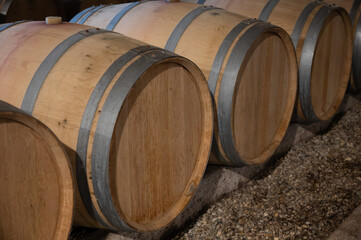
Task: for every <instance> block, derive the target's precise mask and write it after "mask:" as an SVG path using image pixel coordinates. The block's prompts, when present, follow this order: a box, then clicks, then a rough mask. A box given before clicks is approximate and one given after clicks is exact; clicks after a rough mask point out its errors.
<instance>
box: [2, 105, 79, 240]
mask: <svg viewBox="0 0 361 240" xmlns="http://www.w3.org/2000/svg"><path fill="white" fill-rule="evenodd" d="M0 133H1V134H0V152H1V157H0V163H1V168H0V182H1V184H0V195H1V197H0V238H1V239H6V240H12V239H14V240H17V239H29V240H38V239H44V240H46V239H49V240H52V239H54V240H55V239H56V240H63V239H67V237H68V235H69V233H70V229H71V223H72V218H73V209H74V187H73V178H72V172H71V167H70V162H69V159H68V156H67V154H66V152H65V150H64V149H63V146H62V143H61V142H60V141H59V140H58V139H57V138H56V137H55V135H54V134H53V133H52V132H51V131H50V130H49V129H48V128H47V127H46V126H45V125H43V124H42V123H40V122H39V121H38V120H36V119H34V118H32V117H30V116H29V115H27V114H24V113H22V112H20V111H18V110H16V109H15V108H14V107H12V106H9V105H7V104H5V103H3V102H1V101H0Z"/></svg>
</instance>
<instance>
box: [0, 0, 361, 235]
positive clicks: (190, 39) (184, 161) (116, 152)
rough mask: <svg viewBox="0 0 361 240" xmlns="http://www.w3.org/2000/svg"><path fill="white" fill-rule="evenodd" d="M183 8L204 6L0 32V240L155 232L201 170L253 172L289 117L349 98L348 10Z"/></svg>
mask: <svg viewBox="0 0 361 240" xmlns="http://www.w3.org/2000/svg"><path fill="white" fill-rule="evenodd" d="M198 2H199V3H204V4H212V5H213V6H204V5H199V4H195V3H190V2H189V1H185V2H179V1H176V2H172V3H168V2H166V1H142V2H134V3H128V4H120V5H108V6H104V5H100V6H93V7H90V8H87V9H85V10H83V11H81V12H80V13H79V14H77V15H76V16H74V18H73V19H72V20H71V21H70V22H71V23H63V22H61V21H59V18H56V17H50V18H48V19H47V24H46V23H44V22H32V21H19V22H13V23H6V24H3V25H0V42H1V43H2V44H1V47H0V56H1V57H0V76H1V77H0V100H2V101H3V102H1V103H0V132H1V134H0V149H1V153H2V158H1V159H0V161H1V165H2V167H1V168H0V182H1V183H5V184H2V185H1V186H0V193H1V197H0V216H1V217H0V235H1V236H2V238H3V239H24V238H26V239H66V238H67V236H68V234H69V231H70V228H71V224H74V225H79V226H86V227H95V228H103V229H109V230H114V231H140V232H145V231H154V230H157V229H160V228H162V227H164V226H166V225H168V224H169V223H171V222H172V221H173V220H174V219H175V218H176V217H177V216H178V215H179V214H180V213H181V212H182V211H183V210H184V208H185V207H186V206H187V204H188V203H189V201H190V199H191V198H192V197H193V195H194V194H195V191H196V189H197V187H198V185H199V183H200V181H201V179H202V176H203V174H204V171H205V168H206V166H207V163H208V160H210V163H213V164H220V165H229V166H238V167H241V166H246V165H255V164H262V163H264V162H266V161H267V160H268V159H269V158H270V157H271V156H272V155H273V153H274V152H275V151H276V149H277V147H278V146H279V144H280V143H281V141H282V139H283V137H284V135H285V132H286V130H287V128H288V125H289V123H290V121H291V118H292V116H293V120H294V121H299V122H314V121H323V120H329V119H331V118H332V117H333V116H334V115H335V114H336V112H337V110H338V108H339V106H340V104H341V102H342V100H343V97H344V95H345V92H346V89H347V87H348V86H349V89H350V91H359V90H360V89H361V86H360V85H361V84H360V81H361V80H360V78H359V74H358V71H359V68H357V62H358V61H359V60H358V56H359V53H358V51H357V50H358V48H357V46H358V44H359V43H358V40H359V39H358V37H357V27H354V28H352V25H351V23H354V26H357V25H356V24H355V22H358V18H359V14H360V10H359V7H360V4H359V1H355V3H354V4H353V5H352V8H351V18H350V16H349V14H348V13H347V12H346V10H345V9H343V8H340V7H337V6H335V5H329V4H326V3H324V2H319V1H317V2H310V1H308V0H279V1H275V0H269V1H267V0H253V1H249V0H244V1H243V0H242V1H240V0H237V1H225V0H223V1H198ZM345 2H347V1H345ZM217 6H218V7H220V8H218V7H217ZM222 8H229V10H232V11H236V12H237V13H238V14H244V15H248V16H249V17H243V16H241V15H238V14H234V13H231V12H228V11H226V10H223V9H222ZM355 8H357V11H356V13H355V14H354V15H355V16H354V17H353V15H352V12H353V10H354V9H355ZM250 17H251V18H250ZM266 21H270V22H266ZM279 26H281V27H282V28H281V27H279ZM353 31H354V32H355V33H353ZM119 33H121V34H119ZM123 34H124V35H123ZM135 39H137V40H135ZM144 42H146V43H144ZM353 42H355V47H354V48H353V45H354V44H353ZM352 58H353V63H352ZM352 64H353V65H352ZM351 65H352V66H353V71H352V74H351V81H350V82H349V77H350V70H351ZM5 102H6V103H5ZM9 104H11V105H13V106H11V105H9ZM43 123H44V124H45V125H44V124H43ZM211 148H212V154H210V150H211ZM70 165H72V167H70ZM71 169H73V171H72V170H71ZM72 175H73V177H72ZM74 185H75V186H74ZM74 195H75V196H76V197H75V198H74ZM74 199H75V200H74ZM74 205H75V212H74V214H73V207H74ZM73 215H74V216H73ZM19 229H21V230H20V231H19Z"/></svg>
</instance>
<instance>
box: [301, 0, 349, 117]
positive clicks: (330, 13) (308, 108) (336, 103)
mask: <svg viewBox="0 0 361 240" xmlns="http://www.w3.org/2000/svg"><path fill="white" fill-rule="evenodd" d="M322 9H324V10H322ZM326 9H327V11H326ZM322 11H323V12H322ZM317 15H319V17H320V18H321V20H320V21H319V22H318V21H317V18H316V16H317ZM335 15H336V16H337V15H338V16H340V17H341V18H342V20H343V21H344V23H345V29H346V31H347V40H348V44H347V46H348V51H347V52H346V54H345V56H346V57H347V59H349V61H345V62H346V66H345V68H344V69H346V71H345V73H344V74H343V76H342V79H340V85H339V91H338V94H337V96H336V97H335V99H334V100H333V103H332V107H330V108H329V109H328V110H327V111H326V112H325V113H323V114H322V115H321V116H319V115H317V114H316V112H315V111H314V109H313V99H312V95H311V81H312V72H313V67H314V64H313V63H314V58H315V52H316V47H317V45H318V43H319V41H320V36H321V34H322V33H323V31H324V29H325V28H326V26H327V24H328V21H330V19H332V18H333V17H334V16H335ZM317 24H318V26H316V25H317ZM312 25H313V28H314V29H317V31H316V32H317V35H316V36H317V38H313V36H314V32H312V30H314V29H312V28H311V26H312ZM352 35H353V33H352V25H351V20H350V17H349V15H348V13H347V12H346V10H345V9H343V8H341V7H338V6H334V5H324V6H323V7H321V8H320V9H319V11H318V12H317V13H316V15H315V17H314V19H313V20H312V22H311V25H310V27H309V30H308V32H307V35H306V39H305V44H306V41H309V42H308V44H309V45H308V46H307V47H309V49H307V47H306V48H305V44H304V47H303V49H302V55H301V60H300V69H299V72H300V80H299V89H300V92H301V91H302V92H303V93H304V94H300V103H301V109H302V113H303V115H304V116H305V118H306V121H310V122H317V121H326V120H329V119H330V118H332V117H333V116H334V115H335V114H336V113H337V111H338V109H339V107H340V106H341V103H342V100H343V98H344V95H345V93H346V90H347V85H348V82H349V76H350V75H349V74H350V71H351V65H352V37H350V36H352ZM312 38H313V39H312ZM312 47H313V48H314V49H313V51H312V53H311V52H309V50H310V48H312ZM311 56H312V57H311ZM302 57H303V58H302ZM305 59H306V60H305ZM307 60H308V61H309V63H310V66H309V68H306V67H305V66H307V62H306V61H307ZM301 65H302V67H301ZM308 74H309V77H308V79H305V78H304V77H305V76H307V75H308ZM301 76H302V77H301Z"/></svg>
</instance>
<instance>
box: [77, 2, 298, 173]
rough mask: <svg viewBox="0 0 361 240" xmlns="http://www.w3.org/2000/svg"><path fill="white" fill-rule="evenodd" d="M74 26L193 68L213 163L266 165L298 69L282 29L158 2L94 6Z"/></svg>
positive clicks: (283, 125)
mask: <svg viewBox="0 0 361 240" xmlns="http://www.w3.org/2000/svg"><path fill="white" fill-rule="evenodd" d="M72 22H77V23H84V24H88V25H92V26H97V27H101V28H107V29H109V30H114V31H117V32H120V33H123V34H125V35H127V36H131V37H134V38H136V39H139V40H142V41H146V42H148V43H150V44H153V45H156V46H159V47H164V48H166V49H168V50H170V51H174V52H175V53H177V54H180V55H182V56H185V57H187V58H189V59H191V60H192V61H194V62H195V63H196V64H197V65H198V66H199V67H200V68H201V69H202V71H203V73H204V74H205V76H206V78H207V79H208V86H209V88H210V91H211V92H212V94H213V96H214V102H215V106H216V118H217V119H216V128H215V144H214V148H213V149H214V151H213V152H214V153H215V155H216V158H212V159H211V160H212V163H216V164H226V165H236V166H244V165H252V164H261V163H264V162H265V161H266V160H267V159H269V157H270V156H271V155H272V154H273V153H274V151H275V149H276V148H277V147H278V145H279V143H280V142H281V140H282V138H283V136H284V134H285V132H286V130H287V127H288V124H289V121H290V118H291V115H292V109H293V106H294V100H295V95H296V89H297V63H296V57H295V52H294V49H293V46H292V42H291V39H290V37H289V36H288V35H287V33H286V32H285V31H283V30H282V29H280V28H278V27H275V26H273V25H270V24H267V23H265V22H262V21H257V20H255V19H249V18H247V17H242V16H238V15H236V14H233V13H229V12H227V11H224V10H222V9H218V8H213V7H204V6H200V5H197V4H192V3H182V2H177V3H166V2H163V1H148V2H136V3H130V4H119V5H110V6H98V7H93V8H90V9H88V10H87V11H86V12H82V13H79V14H78V15H76V16H75V17H74V18H73V19H72Z"/></svg>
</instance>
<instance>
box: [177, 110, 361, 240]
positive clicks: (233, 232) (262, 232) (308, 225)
mask: <svg viewBox="0 0 361 240" xmlns="http://www.w3.org/2000/svg"><path fill="white" fill-rule="evenodd" d="M360 204H361V103H360V104H357V105H356V106H355V107H354V108H353V109H352V111H349V112H347V113H346V114H345V115H344V116H343V117H342V118H341V119H340V120H339V121H338V122H336V123H334V124H333V126H332V127H331V129H330V130H329V131H328V132H327V133H325V134H323V135H318V136H316V137H314V138H313V139H311V140H309V141H307V142H304V143H300V144H298V145H296V146H295V147H293V148H292V150H291V151H290V152H289V153H288V154H287V155H286V156H285V157H284V158H282V159H280V160H278V162H276V163H275V164H274V167H272V168H270V169H269V171H268V172H267V173H266V174H264V176H262V177H260V178H259V179H258V180H254V181H251V182H249V183H247V184H246V185H245V186H244V187H243V188H241V189H239V190H237V191H236V192H234V193H232V194H231V196H229V197H227V198H225V199H223V200H221V201H220V202H218V203H216V204H215V205H213V206H211V207H210V208H209V209H208V210H207V211H206V212H205V213H204V214H203V215H201V216H200V217H199V218H198V219H196V221H195V222H194V223H193V224H191V226H189V227H188V228H187V229H185V230H184V231H183V232H181V233H179V234H178V235H177V236H176V237H175V238H174V239H215V238H218V239H262V240H263V239H273V240H277V239H279V240H281V239H325V238H327V237H328V236H329V235H330V234H331V233H332V232H333V231H334V230H335V229H336V228H337V227H338V226H339V225H340V224H341V222H342V221H343V220H344V219H345V218H346V217H347V216H348V215H349V214H350V213H351V212H352V211H353V210H354V209H355V208H356V207H357V206H358V205H360Z"/></svg>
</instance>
